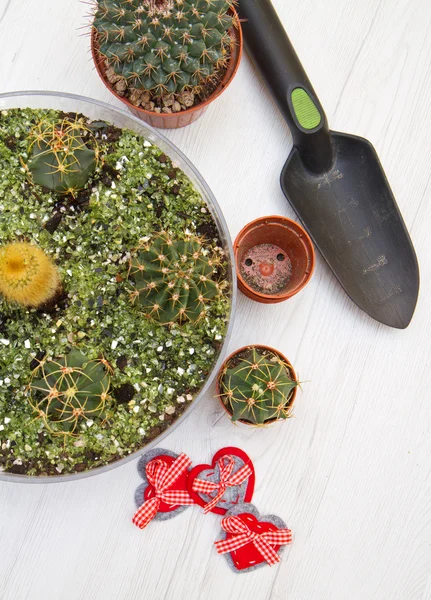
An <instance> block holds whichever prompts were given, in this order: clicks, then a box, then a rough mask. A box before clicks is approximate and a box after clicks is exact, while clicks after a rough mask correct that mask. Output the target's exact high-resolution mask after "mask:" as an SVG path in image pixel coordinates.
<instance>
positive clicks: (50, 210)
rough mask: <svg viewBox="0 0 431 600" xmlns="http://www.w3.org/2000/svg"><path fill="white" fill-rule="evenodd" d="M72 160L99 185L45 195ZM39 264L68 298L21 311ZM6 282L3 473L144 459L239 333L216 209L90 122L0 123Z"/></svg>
mask: <svg viewBox="0 0 431 600" xmlns="http://www.w3.org/2000/svg"><path fill="white" fill-rule="evenodd" d="M65 119H66V120H67V122H68V123H69V124H70V123H72V126H71V131H72V134H73V136H75V137H73V136H72V137H73V140H74V141H72V142H66V141H65V138H63V137H62V136H63V135H64V131H65V129H64V127H63V126H62V125H61V123H64V122H65V121H64V120H65ZM40 123H43V124H44V125H43V127H42V129H38V127H40ZM47 124H48V125H49V126H50V127H51V129H52V132H53V134H52V135H53V136H55V139H56V140H57V141H56V144H57V146H54V150H53V151H52V152H51V154H49V160H48V159H46V160H45V159H41V157H40V156H38V152H43V148H44V147H45V146H43V145H41V144H42V142H40V140H39V139H38V135H39V136H42V135H45V133H46V131H47V130H48V129H49V127H48V126H47ZM62 127H63V129H62ZM35 131H36V133H35ZM41 131H42V132H43V133H42V134H41V133H40V132H41ZM38 132H39V133H38ZM76 132H78V133H77V134H76ZM75 134H76V135H75ZM31 135H33V145H31V143H29V139H30V137H31ZM34 140H36V141H34ZM76 140H78V141H76ZM43 143H45V142H43ZM50 143H51V142H50ZM68 143H69V146H68V145H67V144H68ZM38 144H39V146H38ZM52 147H53V146H52V145H51V146H50V148H52ZM35 148H39V150H35ZM40 148H42V150H40ZM57 153H58V154H57ZM61 153H63V154H61ZM60 154H61V155H62V156H66V158H67V157H70V156H72V157H73V160H69V158H67V161H63V163H62V162H61V161H60V162H59V164H60V167H59V168H60V170H61V169H62V168H63V167H61V164H67V166H68V168H69V166H70V164H73V165H74V166H72V168H71V169H70V171H71V177H72V179H73V181H75V180H76V177H78V175H79V176H81V175H82V177H83V178H84V177H88V182H86V183H85V184H83V183H82V182H79V183H80V185H79V189H78V187H77V188H76V189H73V188H72V186H70V190H69V189H61V190H59V189H56V190H53V189H47V187H45V186H46V185H47V184H46V183H45V182H46V181H48V179H47V178H51V179H55V177H57V175H58V173H55V174H53V172H54V171H56V169H53V168H52V164H50V163H52V161H54V159H55V160H57V159H58V156H59V155H60ZM47 156H48V155H47ZM76 157H78V158H76ZM87 159H88V160H87ZM74 161H75V162H76V163H79V165H78V166H76V165H75V164H74ZM85 161H87V162H88V165H89V166H88V165H87V166H88V168H86V171H85V173H83V172H82V173H78V171H79V170H80V169H82V170H84V167H83V165H84V164H85ZM47 166H48V167H49V168H50V169H51V170H49V168H48V170H47ZM77 173H78V175H77ZM43 177H45V179H43ZM40 182H42V183H40ZM67 185H68V186H69V185H70V182H69V181H67ZM64 187H66V186H64ZM20 244H21V245H20ZM6 246H7V250H5V248H6ZM2 247H3V255H2V254H1V251H2V250H1V249H2ZM35 248H37V251H36V250H35ZM155 248H156V250H157V248H158V250H157V253H156V254H157V258H158V260H159V261H161V262H160V264H159V266H158V269H159V271H157V273H156V274H155V275H154V264H153V261H154V260H155V259H154V258H151V257H153V255H154V252H155ZM163 248H165V250H166V251H165V250H163ZM39 251H40V256H44V257H45V258H44V259H43V260H45V261H46V265H45V267H46V268H48V266H47V265H51V266H50V269H51V271H49V272H50V273H51V279H52V282H53V283H52V285H53V286H54V287H55V286H57V288H56V291H55V295H54V296H53V297H52V298H51V299H50V300H49V301H47V302H43V303H42V304H40V303H39V304H37V298H36V300H35V299H33V300H31V301H33V302H34V305H23V304H22V303H21V304H20V303H18V302H15V301H13V300H11V299H10V298H15V297H16V298H18V297H19V296H17V288H14V289H12V288H11V286H12V283H13V281H14V279H13V278H14V277H15V276H16V278H17V280H18V279H19V281H20V282H21V283H22V281H23V277H22V269H24V271H25V270H26V269H27V270H28V271H29V273H30V275H29V277H30V279H31V277H32V276H33V274H34V269H33V267H34V268H35V269H42V266H43V265H41V264H40V261H39V263H38V258H37V257H38V256H39V255H38V254H37V252H39ZM25 252H28V253H29V255H28V256H29V257H30V258H28V257H27V255H26V254H25ZM20 253H21V254H20ZM23 253H24V254H23ZM183 255H185V256H183ZM17 257H18V258H17ZM26 257H27V258H26ZM35 257H36V258H35ZM32 260H33V261H35V262H34V264H33V262H31V261H32ZM20 261H21V262H20ZM42 262H43V261H42ZM2 269H3V271H2ZM152 269H153V271H152ZM173 271H182V272H183V275H182V279H181V276H180V277H179V278H177V279H176V281H181V282H182V287H181V290H179V291H178V293H177V292H176V289H173V290H171V289H170V288H171V287H174V286H175V285H176V284H175V283H172V282H171V279H172V273H173ZM41 272H42V271H41ZM47 272H48V271H47ZM0 273H3V286H1V282H0V290H3V295H1V294H0V470H2V471H6V472H10V473H20V474H27V475H58V474H60V473H61V474H65V473H74V472H81V471H85V470H88V469H92V468H94V467H98V466H102V465H105V464H108V463H111V462H113V461H116V460H119V459H121V458H122V457H124V456H125V455H127V454H130V453H131V452H133V451H135V450H137V449H139V448H140V447H143V446H145V444H147V443H148V442H150V441H151V440H152V439H154V438H155V437H157V436H158V435H159V434H160V433H161V432H162V431H163V430H164V429H166V428H167V427H168V426H169V425H170V424H171V423H172V422H173V421H175V420H176V419H177V418H178V416H179V415H180V414H181V413H182V412H184V410H185V409H186V408H187V407H188V406H189V405H190V403H191V402H192V401H193V398H194V397H195V395H196V394H197V392H198V391H199V390H200V389H201V387H202V385H203V382H204V381H205V379H206V377H207V375H208V373H209V372H210V370H211V368H212V366H213V364H214V361H215V360H216V357H217V355H218V351H219V348H220V346H221V343H222V340H223V338H224V335H225V332H226V327H227V319H228V314H229V310H230V290H229V284H228V282H227V277H226V257H225V255H224V251H223V249H222V244H221V241H220V238H219V233H218V230H217V226H216V224H215V222H214V220H213V217H212V215H211V214H210V212H209V210H208V208H207V205H206V203H205V202H204V200H203V199H202V198H201V196H200V194H199V193H198V192H197V191H196V190H195V189H194V187H193V185H192V184H191V182H190V180H189V179H188V178H187V176H186V175H185V174H184V173H183V172H182V171H181V170H180V169H178V168H176V167H175V166H174V165H173V164H172V162H171V160H170V159H169V158H168V157H167V156H166V155H164V154H163V153H162V151H161V150H160V149H158V148H157V147H155V146H154V145H152V144H151V143H150V142H148V141H145V140H144V139H143V138H142V137H140V136H138V135H137V134H135V133H133V132H131V131H128V130H120V129H117V128H115V127H114V126H112V125H108V124H107V123H104V122H97V123H96V122H93V123H90V122H88V121H87V119H86V118H85V117H83V116H82V115H75V114H69V115H64V114H60V113H58V112H56V111H52V110H50V111H44V110H31V109H25V110H18V109H17V110H8V111H2V112H1V113H0ZM147 273H150V274H151V273H152V275H151V277H150V276H149V275H148V276H147V277H146V276H145V274H147ZM8 277H11V278H12V279H11V280H10V281H9V279H8ZM165 277H166V278H167V279H166V280H165ZM169 278H170V279H169ZM202 278H203V279H202ZM45 281H48V280H47V279H46V280H45ZM8 282H9V283H8ZM11 282H12V283H11ZM25 283H26V285H27V283H28V282H27V281H26V282H25ZM46 285H47V284H46ZM9 288H11V296H8V292H9ZM159 288H160V289H161V293H162V296H163V298H162V299H160V298H158V299H156V300H155V299H154V298H153V297H152V296H151V294H152V293H153V292H154V289H157V290H159ZM186 288H187V289H186ZM189 288H190V291H189ZM25 289H26V288H25ZM32 291H34V290H32ZM36 292H37V293H36V296H35V297H37V295H38V294H39V292H40V290H39V291H37V290H36ZM193 294H194V295H193ZM168 297H169V300H167V298H168ZM6 298H8V299H6ZM41 298H42V296H41ZM27 300H28V298H27ZM28 302H30V300H28ZM149 302H151V309H150V308H149V307H148V304H149ZM36 304H37V305H36ZM162 317H163V318H162Z"/></svg>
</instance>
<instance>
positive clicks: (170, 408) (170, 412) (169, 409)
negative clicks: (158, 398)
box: [165, 406, 175, 415]
mask: <svg viewBox="0 0 431 600" xmlns="http://www.w3.org/2000/svg"><path fill="white" fill-rule="evenodd" d="M174 412H175V406H168V407H167V408H165V413H166V414H167V415H173V414H174Z"/></svg>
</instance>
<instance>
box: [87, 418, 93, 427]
mask: <svg viewBox="0 0 431 600" xmlns="http://www.w3.org/2000/svg"><path fill="white" fill-rule="evenodd" d="M93 425H94V421H93V420H92V419H88V421H87V427H92V426H93Z"/></svg>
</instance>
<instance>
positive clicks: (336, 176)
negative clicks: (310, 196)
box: [317, 169, 344, 190]
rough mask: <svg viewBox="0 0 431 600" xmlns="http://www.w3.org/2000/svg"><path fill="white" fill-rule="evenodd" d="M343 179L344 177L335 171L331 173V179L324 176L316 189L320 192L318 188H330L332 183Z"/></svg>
mask: <svg viewBox="0 0 431 600" xmlns="http://www.w3.org/2000/svg"><path fill="white" fill-rule="evenodd" d="M343 177H344V175H343V174H342V173H340V171H338V169H337V170H336V171H334V172H333V173H332V176H331V177H329V176H328V175H325V176H324V181H322V182H321V183H318V184H317V189H318V190H320V188H322V187H323V186H324V185H329V187H331V183H332V182H333V181H337V179H343Z"/></svg>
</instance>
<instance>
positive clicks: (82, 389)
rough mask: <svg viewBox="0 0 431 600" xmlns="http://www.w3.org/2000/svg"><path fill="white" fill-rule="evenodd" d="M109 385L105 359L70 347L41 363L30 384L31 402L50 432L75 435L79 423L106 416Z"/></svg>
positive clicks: (38, 416)
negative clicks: (98, 358)
mask: <svg viewBox="0 0 431 600" xmlns="http://www.w3.org/2000/svg"><path fill="white" fill-rule="evenodd" d="M109 386H110V380H109V375H108V374H107V373H106V371H105V368H104V364H103V361H100V360H90V361H89V360H88V359H87V358H86V357H85V356H84V355H83V354H81V352H80V351H79V350H71V351H70V352H69V353H68V354H67V355H66V356H63V357H62V358H59V359H58V360H49V361H46V360H44V359H42V360H41V361H40V362H39V365H38V366H37V367H36V369H35V370H34V372H33V378H32V381H31V383H30V385H29V392H30V404H31V406H32V407H33V409H34V411H35V412H37V417H36V418H41V419H42V420H43V421H44V423H45V425H46V427H47V428H48V429H49V430H50V431H52V432H53V433H60V434H63V435H72V434H73V433H74V432H75V431H76V428H77V427H78V424H79V423H80V422H85V421H88V420H90V419H94V418H95V417H101V416H103V411H104V408H105V404H106V401H107V400H108V398H109V396H108V392H109ZM53 425H54V427H53Z"/></svg>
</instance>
